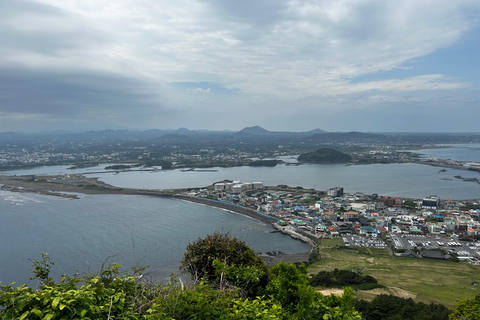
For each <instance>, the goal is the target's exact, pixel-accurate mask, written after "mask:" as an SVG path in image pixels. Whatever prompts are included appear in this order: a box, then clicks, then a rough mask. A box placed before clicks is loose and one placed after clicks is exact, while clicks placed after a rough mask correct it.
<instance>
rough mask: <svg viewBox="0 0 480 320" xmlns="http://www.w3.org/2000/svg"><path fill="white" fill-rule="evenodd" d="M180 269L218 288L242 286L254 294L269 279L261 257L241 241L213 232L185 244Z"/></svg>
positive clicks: (194, 278)
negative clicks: (185, 247) (185, 248)
mask: <svg viewBox="0 0 480 320" xmlns="http://www.w3.org/2000/svg"><path fill="white" fill-rule="evenodd" d="M181 269H182V270H183V271H185V272H187V273H189V274H190V276H191V278H192V279H193V280H200V279H204V280H205V281H207V282H208V283H210V284H216V285H217V286H219V287H221V288H225V287H226V286H228V285H231V286H235V287H238V288H241V289H242V290H244V291H245V293H246V294H247V295H248V296H250V297H255V296H256V295H257V294H258V291H259V289H261V288H264V287H265V286H266V285H267V284H268V282H269V279H270V273H269V270H268V268H267V265H266V264H265V262H264V261H263V259H262V258H261V257H260V256H258V255H257V254H256V253H255V251H253V250H252V249H251V248H250V247H248V246H247V245H246V244H245V243H244V242H243V241H241V240H239V239H237V238H236V237H233V236H231V235H229V234H222V233H219V232H216V233H214V234H212V235H208V236H206V237H205V238H199V239H198V240H197V241H195V242H193V243H189V244H188V245H187V250H186V252H185V253H184V255H183V259H182V262H181Z"/></svg>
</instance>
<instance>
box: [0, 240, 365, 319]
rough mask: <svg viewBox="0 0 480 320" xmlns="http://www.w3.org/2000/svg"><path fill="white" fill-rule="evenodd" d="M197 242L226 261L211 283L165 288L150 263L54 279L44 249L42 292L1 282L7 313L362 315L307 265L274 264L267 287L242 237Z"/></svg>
mask: <svg viewBox="0 0 480 320" xmlns="http://www.w3.org/2000/svg"><path fill="white" fill-rule="evenodd" d="M220 240H222V241H220ZM192 246H193V248H190V250H193V253H194V256H195V254H197V253H205V252H209V253H210V254H213V253H215V252H217V251H215V250H213V251H212V248H216V249H219V251H218V252H221V253H222V255H220V257H222V259H218V258H216V259H213V260H211V263H212V264H211V266H212V267H213V271H212V272H213V273H212V277H211V278H210V280H207V279H208V277H207V276H208V274H207V273H204V275H205V277H204V279H205V280H200V281H198V282H194V283H191V284H187V285H185V284H183V283H182V282H181V281H180V280H175V279H172V280H171V281H170V283H168V284H166V285H160V284H156V283H147V282H144V281H142V280H141V277H139V275H140V274H142V273H143V272H144V271H145V268H146V267H143V268H133V269H132V270H133V272H132V274H121V273H120V266H119V265H118V264H117V263H113V264H111V265H110V266H107V267H105V268H104V267H103V266H102V268H101V270H100V271H99V272H98V273H95V274H93V275H85V276H83V277H82V278H80V277H78V274H76V275H75V276H74V277H69V276H63V277H62V278H61V279H60V282H59V283H55V281H54V280H53V279H52V278H51V277H50V268H51V266H52V265H53V262H51V261H50V259H49V257H48V255H47V254H42V259H41V260H40V261H36V260H32V263H33V266H34V268H33V270H32V272H33V274H34V276H33V277H32V279H38V280H40V282H39V285H38V286H37V289H33V288H31V287H28V286H26V285H22V286H20V287H14V286H13V283H12V284H11V285H3V286H1V287H0V318H1V319H20V320H23V319H33V320H35V319H42V320H57V319H127V320H128V319H131V320H138V319H142V320H156V319H167V320H173V319H242V320H243V319H245V320H246V319H252V320H253V319H265V320H266V319H270V320H273V319H282V320H283V319H284V320H287V319H288V320H290V319H357V320H360V319H361V317H360V315H359V313H358V312H356V311H355V310H354V309H353V308H352V307H351V301H352V299H353V294H352V292H351V289H349V288H347V289H345V293H344V295H343V296H341V297H337V296H333V295H332V296H330V297H324V296H323V295H321V294H320V293H318V292H316V291H315V289H314V288H312V287H311V286H309V285H308V278H307V275H306V268H305V266H304V265H300V266H298V267H296V266H294V265H288V264H286V263H280V264H277V265H275V266H273V267H272V268H271V271H272V275H273V276H272V281H270V283H268V284H267V285H262V286H260V285H259V284H260V283H261V282H262V279H264V277H265V274H266V273H265V270H263V269H262V267H263V266H264V264H263V261H261V262H262V263H260V264H256V263H258V260H257V258H256V257H257V256H256V255H255V254H254V253H253V254H252V252H250V251H249V250H251V249H250V248H248V247H246V246H245V245H244V244H243V243H242V242H241V241H238V240H237V239H235V238H232V237H230V236H225V235H218V234H215V235H212V236H208V237H206V238H204V239H200V240H199V241H198V242H197V243H195V244H192ZM206 249H208V250H206ZM230 249H232V250H233V251H230ZM197 250H198V251H197ZM204 250H206V251H205V252H204ZM225 250H226V251H225ZM187 252H188V251H187ZM218 252H217V253H218ZM190 253H192V252H190ZM225 253H227V255H225ZM230 255H233V256H230ZM242 259H244V260H242ZM207 260H208V259H207ZM208 261H210V260H208ZM248 261H249V263H247V262H248ZM198 271H199V272H200V271H202V270H198ZM203 271H206V270H203ZM267 271H268V270H267ZM252 287H255V288H256V289H255V290H257V291H259V292H260V291H261V292H260V293H261V294H259V295H257V296H255V297H246V295H245V293H247V295H251V294H253V292H254V290H253V289H252Z"/></svg>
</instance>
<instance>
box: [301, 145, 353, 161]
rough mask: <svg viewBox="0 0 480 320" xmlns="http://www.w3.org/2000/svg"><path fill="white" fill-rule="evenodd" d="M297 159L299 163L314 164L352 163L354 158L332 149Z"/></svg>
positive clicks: (303, 155) (321, 150) (318, 151)
mask: <svg viewBox="0 0 480 320" xmlns="http://www.w3.org/2000/svg"><path fill="white" fill-rule="evenodd" d="M297 159H298V161H299V162H312V163H345V162H350V161H352V157H351V156H350V155H349V154H346V153H343V152H341V151H338V150H335V149H330V148H322V149H318V150H317V151H313V152H308V153H304V154H301V155H300V156H298V158H297Z"/></svg>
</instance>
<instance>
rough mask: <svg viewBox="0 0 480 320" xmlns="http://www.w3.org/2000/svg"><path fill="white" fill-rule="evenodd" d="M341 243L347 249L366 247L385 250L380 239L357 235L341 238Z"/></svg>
mask: <svg viewBox="0 0 480 320" xmlns="http://www.w3.org/2000/svg"><path fill="white" fill-rule="evenodd" d="M342 238H343V242H344V243H345V246H347V247H366V248H375V249H387V245H386V244H385V242H383V240H382V239H379V238H378V239H377V238H366V237H361V236H358V235H349V236H343V237H342Z"/></svg>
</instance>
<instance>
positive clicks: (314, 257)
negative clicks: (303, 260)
mask: <svg viewBox="0 0 480 320" xmlns="http://www.w3.org/2000/svg"><path fill="white" fill-rule="evenodd" d="M321 259H322V256H321V255H320V251H319V247H318V245H317V246H315V248H313V249H312V251H311V252H310V254H309V255H308V264H309V265H310V264H314V263H315V262H318V261H320V260H321Z"/></svg>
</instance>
